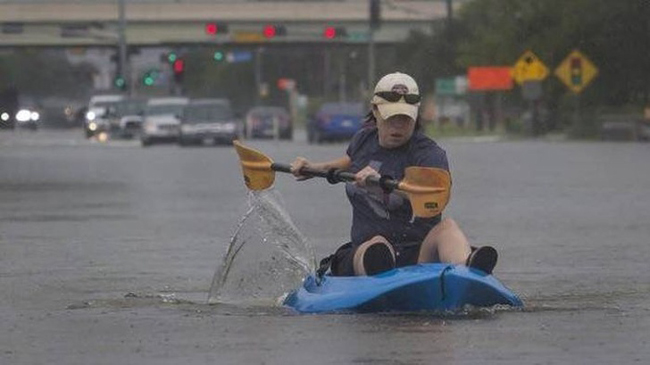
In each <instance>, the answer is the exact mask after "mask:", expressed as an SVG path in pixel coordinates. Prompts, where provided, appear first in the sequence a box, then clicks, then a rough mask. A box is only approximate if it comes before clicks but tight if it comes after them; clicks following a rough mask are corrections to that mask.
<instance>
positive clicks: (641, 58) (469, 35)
mask: <svg viewBox="0 0 650 365" xmlns="http://www.w3.org/2000/svg"><path fill="white" fill-rule="evenodd" d="M648 19H650V1H648V0H625V1H610V0H572V1H566V0H543V1H540V0H480V1H479V0H477V1H470V2H467V3H465V5H464V6H463V8H462V9H461V10H460V12H459V13H458V19H456V20H455V24H454V27H453V28H451V29H447V28H445V27H444V26H443V27H442V28H441V29H439V30H438V32H437V33H436V34H435V35H434V36H432V37H431V36H426V35H422V34H414V35H412V36H411V38H410V40H409V41H408V42H407V44H406V45H405V46H404V47H403V48H402V49H401V51H398V53H399V54H402V55H403V54H409V53H410V54H411V56H410V57H402V59H401V60H400V61H401V62H402V63H403V64H404V65H405V66H406V67H407V68H410V67H413V68H418V66H417V65H419V68H418V70H417V71H415V72H413V74H414V76H416V78H417V79H419V80H429V81H428V83H427V82H425V84H424V85H423V86H424V87H423V89H425V90H427V89H428V90H431V86H430V85H428V84H430V83H432V82H433V80H434V79H435V78H436V77H442V76H445V75H450V74H453V73H454V72H456V73H458V74H462V73H464V72H465V70H466V69H467V68H468V67H470V66H488V65H490V66H512V65H513V64H514V63H515V62H516V60H517V59H518V58H519V57H520V56H521V54H522V53H523V52H524V51H526V50H532V51H533V52H534V53H535V54H536V55H537V56H538V57H539V58H540V59H541V60H542V61H543V62H544V63H545V64H546V65H547V67H548V68H549V70H550V71H551V74H550V75H549V77H548V78H547V79H546V81H545V82H544V85H543V88H544V95H545V96H544V100H543V102H544V104H545V105H546V106H547V107H548V108H549V109H550V111H551V115H553V118H552V119H553V125H552V126H551V127H553V128H556V129H565V130H567V131H569V132H570V133H571V134H572V135H574V136H593V135H594V134H595V131H597V129H598V127H599V124H598V121H597V118H595V117H594V115H595V114H596V113H597V110H599V108H602V106H605V105H606V106H615V107H618V108H622V107H624V106H625V105H630V104H632V105H637V106H638V105H647V104H650V72H648V67H649V66H648V65H650V21H648ZM573 49H578V50H580V51H581V52H582V53H583V54H585V55H586V56H587V57H588V58H589V59H590V60H591V61H592V62H593V63H594V64H595V65H596V67H597V68H598V70H599V74H598V75H597V77H596V78H595V79H594V81H593V82H592V83H591V84H590V85H589V86H588V87H587V88H586V89H585V90H584V91H583V92H582V93H581V94H580V96H579V97H580V114H577V113H575V107H574V104H575V102H573V101H572V100H574V99H575V98H576V96H575V95H573V94H572V93H571V92H570V91H568V90H567V88H566V87H565V85H563V84H562V83H561V82H560V81H559V80H558V79H557V78H556V77H555V76H554V75H553V71H554V70H555V68H556V67H557V66H558V65H559V64H560V63H561V62H562V61H563V60H564V59H565V57H566V56H567V55H568V54H569V52H571V50H573ZM449 55H453V59H452V60H450V59H449ZM517 94H519V92H517ZM516 99H519V101H518V103H519V104H520V105H521V106H525V103H524V101H523V100H521V97H516V98H514V99H513V100H516ZM517 123H518V121H517V119H516V118H513V119H512V123H510V125H509V126H508V129H509V130H512V131H514V130H517V129H519V128H518V126H517Z"/></svg>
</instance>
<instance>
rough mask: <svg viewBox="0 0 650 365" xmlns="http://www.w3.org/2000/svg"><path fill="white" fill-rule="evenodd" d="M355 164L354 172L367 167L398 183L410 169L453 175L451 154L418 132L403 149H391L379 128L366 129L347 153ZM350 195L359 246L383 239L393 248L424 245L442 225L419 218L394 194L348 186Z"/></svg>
mask: <svg viewBox="0 0 650 365" xmlns="http://www.w3.org/2000/svg"><path fill="white" fill-rule="evenodd" d="M347 154H348V156H350V159H351V160H352V165H351V167H350V172H353V173H356V172H358V171H360V170H361V169H363V168H365V167H366V166H370V167H372V168H373V169H375V170H377V171H378V172H379V174H381V175H382V176H383V175H389V176H391V177H392V178H393V179H395V180H401V179H402V178H403V177H404V169H406V168H407V167H409V166H423V167H437V168H441V169H444V170H447V171H449V164H448V162H447V154H446V153H445V151H444V150H443V149H442V148H440V146H438V145H437V144H436V143H435V142H434V141H433V140H431V139H430V138H429V137H427V136H425V135H424V134H422V133H420V132H415V133H414V134H413V136H412V137H411V139H410V140H409V141H408V142H407V143H406V144H405V145H403V146H400V147H397V148H393V149H387V148H383V147H381V146H380V145H379V139H378V135H377V128H376V127H366V128H364V129H362V130H360V131H359V132H357V134H355V136H354V137H353V138H352V141H351V142H350V145H349V146H348V150H347ZM345 190H346V193H347V195H348V199H349V200H350V203H351V204H352V229H351V239H352V243H353V244H354V245H359V244H361V243H363V242H365V241H367V240H369V239H370V238H372V237H374V236H376V235H381V236H384V237H385V238H386V239H388V241H389V242H391V243H392V244H396V245H399V244H400V243H406V242H422V240H424V237H425V236H426V235H427V233H429V231H430V230H431V228H433V226H435V225H436V224H438V223H439V222H440V215H437V216H435V217H433V218H415V217H413V211H412V210H411V205H410V203H409V201H408V199H406V198H403V197H402V196H400V195H398V194H396V193H391V194H389V195H385V196H383V197H381V196H376V195H372V194H369V193H368V191H367V190H365V189H362V188H359V187H357V186H355V185H354V184H351V183H348V184H346V188H345Z"/></svg>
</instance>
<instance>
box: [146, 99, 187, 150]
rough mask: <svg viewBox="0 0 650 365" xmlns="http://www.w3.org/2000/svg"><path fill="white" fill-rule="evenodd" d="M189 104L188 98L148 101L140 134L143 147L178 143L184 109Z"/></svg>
mask: <svg viewBox="0 0 650 365" xmlns="http://www.w3.org/2000/svg"><path fill="white" fill-rule="evenodd" d="M188 103H189V99H188V98H182V97H168V98H151V99H149V100H148V101H147V106H146V107H145V111H144V118H143V121H142V131H141V132H140V142H141V143H142V146H143V147H147V146H151V145H152V144H154V143H161V142H171V143H175V142H177V141H178V136H179V133H180V120H179V119H180V117H181V114H182V113H183V108H184V107H185V106H186V105H187V104H188Z"/></svg>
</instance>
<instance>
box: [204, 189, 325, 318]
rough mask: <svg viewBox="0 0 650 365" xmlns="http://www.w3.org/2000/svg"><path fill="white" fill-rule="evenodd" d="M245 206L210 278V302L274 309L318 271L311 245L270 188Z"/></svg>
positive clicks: (251, 194)
mask: <svg viewBox="0 0 650 365" xmlns="http://www.w3.org/2000/svg"><path fill="white" fill-rule="evenodd" d="M248 205H249V208H248V210H247V211H246V213H245V214H244V216H243V217H242V218H241V219H240V221H239V223H238V224H237V228H236V230H235V233H234V234H233V235H232V237H231V238H230V242H229V245H228V251H227V252H226V255H225V257H224V260H223V262H222V263H221V265H220V266H219V267H218V268H217V270H216V272H215V274H214V278H213V279H212V286H211V288H210V295H209V296H208V303H239V304H261V305H273V304H276V302H277V300H278V298H280V297H281V296H283V295H285V294H286V293H287V292H288V291H290V290H292V289H294V288H295V287H297V286H298V285H299V284H300V282H301V281H302V279H303V278H304V277H305V275H306V274H307V273H309V272H312V271H313V270H314V268H315V266H316V265H315V264H316V262H315V258H314V253H313V250H312V247H311V245H310V244H309V242H308V241H307V239H306V238H305V237H304V236H303V235H302V233H300V231H299V230H298V228H297V227H296V226H295V224H294V223H293V221H292V220H291V217H290V216H289V214H288V213H287V212H286V211H285V210H284V208H283V203H282V199H281V196H280V195H279V194H278V193H277V192H276V191H275V190H274V189H268V190H264V191H258V192H255V191H251V192H249V194H248Z"/></svg>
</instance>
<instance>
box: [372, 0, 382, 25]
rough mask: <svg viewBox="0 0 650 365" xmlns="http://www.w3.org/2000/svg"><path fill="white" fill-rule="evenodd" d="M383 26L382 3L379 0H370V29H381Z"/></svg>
mask: <svg viewBox="0 0 650 365" xmlns="http://www.w3.org/2000/svg"><path fill="white" fill-rule="evenodd" d="M380 26H381V3H380V2H379V0H370V29H379V27H380Z"/></svg>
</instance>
